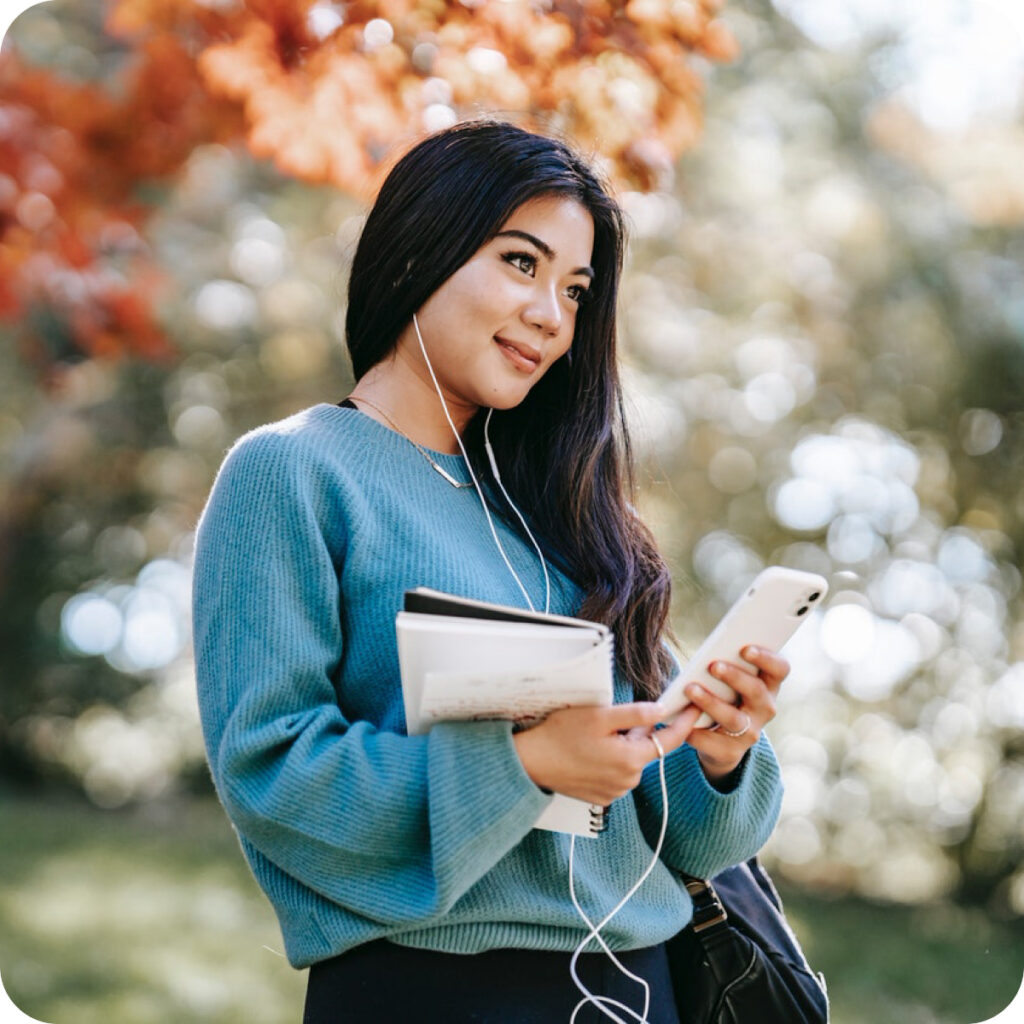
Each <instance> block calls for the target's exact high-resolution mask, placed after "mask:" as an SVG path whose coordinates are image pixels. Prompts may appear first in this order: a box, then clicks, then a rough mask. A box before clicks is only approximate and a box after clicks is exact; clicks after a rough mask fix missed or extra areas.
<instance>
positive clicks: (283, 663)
mask: <svg viewBox="0 0 1024 1024" xmlns="http://www.w3.org/2000/svg"><path fill="white" fill-rule="evenodd" d="M334 490H335V491H336V490H337V488H334ZM341 512H342V510H341V509H340V508H339V502H338V497H337V494H335V493H332V492H331V488H328V487H327V486H325V484H324V482H323V479H322V474H320V473H319V471H318V469H317V465H316V459H315V457H314V456H313V455H312V454H310V453H308V452H307V451H306V450H305V449H304V448H303V447H301V446H300V445H298V444H297V443H296V442H295V440H294V438H291V437H289V436H287V435H277V434H273V433H258V434H254V435H249V436H248V437H247V438H244V439H243V440H242V441H241V442H239V444H238V445H236V447H235V448H234V449H233V450H232V452H231V453H229V455H228V458H227V459H226V460H225V463H224V465H223V467H222V468H221V471H220V473H219V474H218V478H217V480H216V483H215V484H214V488H213V492H212V493H211V496H210V500H209V502H208V503H207V507H206V509H205V511H204V513H203V516H202V519H201V521H200V525H199V529H198V532H197V539H196V559H195V575H194V604H193V609H194V610H193V617H194V625H195V650H196V677H197V684H198V691H199V705H200V714H201V719H202V725H203V733H204V739H205V743H206V749H207V756H208V759H209V763H210V768H211V773H212V776H213V781H214V784H215V786H216V789H217V792H218V795H219V796H220V798H221V801H222V802H223V804H224V807H225V809H226V811H227V813H228V816H229V817H230V818H231V819H232V821H233V823H234V824H235V826H236V828H237V829H238V831H239V833H240V834H241V835H242V836H244V837H245V838H246V839H247V840H248V841H249V842H250V843H251V844H252V845H253V846H254V847H255V848H256V849H257V850H258V851H259V852H260V853H261V854H263V855H264V856H265V857H267V858H268V859H269V860H270V861H272V862H273V863H275V864H276V865H278V867H280V868H281V869H282V870H283V871H285V872H287V873H288V874H289V875H291V876H293V877H294V878H296V879H298V880H299V881H301V882H302V883H303V884H304V885H306V886H308V887H309V888H311V889H313V890H315V891H316V892H318V893H320V894H321V895H322V896H324V897H325V898H327V899H329V900H332V901H334V902H336V903H338V904H340V905H343V906H345V907H346V908H348V909H350V910H352V911H354V912H356V913H358V914H360V915H362V916H364V917H366V918H368V919H370V920H375V921H378V922H381V923H382V924H387V925H396V924H403V923H411V922H416V921H423V920H429V919H431V918H433V917H435V916H437V915H439V914H443V913H444V912H445V911H446V910H447V909H448V908H449V907H451V906H452V904H453V903H454V902H455V901H456V900H457V899H458V898H459V896H460V895H462V894H463V893H464V892H465V891H466V890H467V889H468V888H469V887H470V886H471V885H473V883H474V882H476V881H477V880H478V879H479V878H480V877H481V876H482V875H483V874H485V873H486V872H487V871H488V870H489V869H490V868H491V867H492V866H493V865H494V864H495V863H496V862H497V861H498V860H499V859H500V858H501V857H503V856H504V855H505V854H506V853H507V852H508V851H509V850H510V849H511V848H512V847H514V846H515V845H516V844H517V843H518V842H519V841H520V840H521V839H522V838H523V837H524V836H525V835H526V834H527V833H528V832H529V831H530V828H531V826H532V823H533V821H535V820H536V818H537V816H538V815H539V814H540V812H541V811H542V810H543V809H544V807H545V806H546V805H547V803H548V802H549V801H550V797H548V796H545V795H544V794H543V793H542V792H541V791H540V790H539V789H538V788H537V787H536V786H535V785H534V784H533V782H532V781H531V780H530V779H529V777H528V776H527V775H526V773H525V771H524V770H523V768H522V765H521V763H520V761H519V758H518V756H517V754H516V751H515V747H514V745H513V743H512V737H511V726H510V723H508V722H480V723H443V724H440V725H438V726H436V727H435V728H434V729H432V730H431V732H430V733H429V734H428V735H426V736H414V737H409V736H405V735H398V734H396V733H390V732H385V731H381V730H378V729H376V728H375V727H373V726H372V725H371V724H370V723H368V722H365V721H351V722H350V721H347V720H346V718H345V717H344V716H343V715H342V712H341V710H340V708H339V705H338V702H337V697H336V694H335V691H334V686H333V684H332V681H331V677H332V674H333V673H334V671H335V670H336V669H337V667H338V665H339V663H340V660H341V657H342V651H343V645H344V636H343V635H342V629H341V622H342V615H341V606H340V605H341V596H340V588H339V582H338V574H339V572H340V570H341V565H342V562H343V558H344V543H345V538H344V531H345V526H344V516H343V515H342V514H341ZM383 683H387V684H390V685H394V684H395V681H394V680H388V681H382V684H383Z"/></svg>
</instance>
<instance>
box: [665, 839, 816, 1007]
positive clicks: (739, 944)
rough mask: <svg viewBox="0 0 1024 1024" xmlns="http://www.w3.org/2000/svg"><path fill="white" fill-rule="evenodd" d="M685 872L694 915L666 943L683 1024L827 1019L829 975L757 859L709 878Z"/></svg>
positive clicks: (677, 1004) (754, 858)
mask: <svg viewBox="0 0 1024 1024" xmlns="http://www.w3.org/2000/svg"><path fill="white" fill-rule="evenodd" d="M683 877H684V880H685V882H686V888H687V890H688V891H689V893H690V896H691V898H692V899H693V920H692V921H691V922H690V924H688V925H687V926H686V927H685V928H684V929H683V930H682V931H681V932H680V933H679V934H678V935H676V936H674V937H673V938H671V939H669V941H668V942H667V943H666V944H665V945H666V949H667V951H668V961H669V969H670V971H671V974H672V985H673V988H674V989H675V997H676V1006H677V1008H678V1011H679V1020H680V1021H681V1022H682V1024H827V1021H828V1019H829V1018H828V997H827V995H826V991H825V978H824V976H823V975H821V974H820V973H819V974H815V973H814V972H813V971H812V970H811V968H810V966H809V965H808V963H807V959H806V957H805V956H804V953H803V950H802V949H801V948H800V943H799V942H798V941H797V938H796V936H795V935H794V934H793V931H792V929H791V928H790V927H789V924H788V923H787V921H786V918H785V916H784V914H783V912H782V901H781V900H780V899H779V894H778V893H777V892H776V891H775V886H774V885H773V884H772V880H771V879H770V878H769V877H768V873H767V872H766V871H765V870H764V868H763V867H762V866H761V864H760V862H759V861H758V859H757V858H756V857H752V858H751V859H750V860H748V861H747V862H746V863H745V864H738V865H736V867H733V868H727V869H726V870H725V871H723V872H721V873H720V874H718V875H716V876H715V877H714V878H713V879H712V882H705V881H704V880H702V879H699V878H693V877H692V876H690V875H684V876H683ZM712 883H713V885H712Z"/></svg>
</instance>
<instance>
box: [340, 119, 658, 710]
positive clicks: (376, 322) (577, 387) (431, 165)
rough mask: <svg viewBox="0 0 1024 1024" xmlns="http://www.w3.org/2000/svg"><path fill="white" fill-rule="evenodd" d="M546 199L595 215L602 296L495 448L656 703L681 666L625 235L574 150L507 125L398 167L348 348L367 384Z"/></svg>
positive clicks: (358, 273) (362, 246) (478, 458)
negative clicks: (626, 350)
mask: <svg viewBox="0 0 1024 1024" xmlns="http://www.w3.org/2000/svg"><path fill="white" fill-rule="evenodd" d="M548 195H556V196H564V197H568V198H571V199H574V200H576V201H577V202H579V203H580V204H581V205H582V206H583V207H584V208H585V209H586V210H587V211H588V212H589V213H590V215H591V217H592V218H593V221H594V249H593V255H592V257H591V265H592V266H593V268H594V273H595V277H594V282H593V286H592V291H591V295H592V298H591V300H590V301H588V302H586V303H584V304H583V305H582V306H581V307H580V310H579V312H578V313H577V319H576V331H575V334H574V337H573V341H572V346H571V348H570V350H569V353H568V355H567V356H565V357H563V358H561V359H559V360H558V361H557V362H555V363H554V364H553V365H552V366H551V367H550V368H549V369H548V371H547V373H546V374H545V375H544V376H543V377H542V378H541V379H540V380H539V381H538V382H537V384H536V385H534V387H533V388H532V389H531V390H530V392H529V394H528V395H527V397H526V398H525V399H524V400H523V401H522V402H521V403H520V404H519V405H518V406H516V407H515V408H513V409H509V410H506V411H504V412H496V413H495V415H494V416H493V417H492V420H491V443H492V445H493V447H494V452H495V456H496V458H497V460H498V463H499V464H500V465H501V472H502V482H503V483H504V484H505V486H506V488H507V490H508V492H509V494H510V495H511V496H512V498H513V500H514V501H515V502H516V504H517V505H519V506H520V507H521V508H522V509H523V510H524V512H525V513H526V514H527V516H528V517H529V518H530V522H531V526H532V527H535V532H536V533H537V534H538V537H539V539H540V541H541V543H542V545H543V547H544V548H545V551H546V553H548V554H550V555H551V557H552V558H553V560H554V561H555V562H556V563H557V564H559V566H560V567H561V568H562V569H563V571H565V572H566V574H567V575H568V576H569V577H570V578H571V579H573V580H575V582H576V583H577V584H578V585H579V586H580V587H581V588H582V590H583V592H584V595H585V596H584V600H583V604H582V606H581V608H580V610H579V615H580V616H581V617H583V618H587V619H591V620H593V621H597V622H602V623H604V624H605V625H607V626H609V627H611V629H612V630H613V631H614V634H615V646H616V657H617V660H618V664H619V667H620V669H621V670H622V672H623V673H624V675H625V677H626V678H627V679H629V680H630V681H631V683H632V685H633V689H634V692H635V693H636V695H637V696H638V697H645V698H650V699H653V698H655V697H657V695H658V694H660V693H661V691H662V689H663V687H664V683H665V680H666V679H667V678H668V674H669V669H670V666H671V659H670V657H669V655H668V653H667V651H666V650H665V649H664V647H663V646H662V645H661V643H660V641H661V637H662V634H663V633H665V632H666V629H667V625H666V622H667V617H668V608H669V596H670V589H671V581H670V577H669V572H668V568H667V566H666V565H665V562H664V559H663V558H662V557H661V555H660V554H659V553H658V550H657V548H656V546H655V544H654V539H653V537H652V536H651V534H650V532H649V530H648V529H647V527H646V526H644V524H643V523H642V522H641V520H640V519H639V517H638V516H637V515H636V513H635V511H634V510H633V506H632V499H633V496H634V480H633V469H632V465H633V463H632V452H631V448H630V442H629V436H628V433H627V430H626V423H625V417H624V414H623V405H622V389H621V384H620V382H619V373H618V366H617V359H616V351H615V347H616V340H615V339H616V322H615V318H616V306H617V301H618V290H619V277H620V274H621V271H622V258H623V249H624V238H625V232H624V225H623V221H622V214H621V211H620V210H619V207H618V206H617V204H616V203H615V201H614V200H613V199H612V198H611V197H610V196H609V194H608V192H607V191H606V190H605V189H604V188H603V187H602V185H601V182H600V181H599V180H598V178H597V177H596V175H595V174H594V172H593V170H592V169H591V168H590V167H589V166H588V165H587V163H586V162H585V161H584V160H583V159H582V158H581V157H579V156H578V155H577V154H576V153H574V152H573V151H572V150H571V149H570V148H569V147H568V146H567V145H565V144H564V143H563V142H561V141H558V140H555V139H551V138H548V137H546V136H542V135H535V134H532V133H530V132H527V131H524V130H523V129H521V128H518V127H516V126H514V125H511V124H507V123H505V122H501V121H472V122H468V123H465V124H460V125H456V126H455V127H454V128H449V129H447V130H445V131H442V132H439V133H437V134H435V135H431V136H429V137H428V138H427V139H425V140H424V141H422V142H420V143H419V144H418V145H416V146H415V147H414V148H413V149H411V150H410V151H409V152H408V153H407V154H406V155H405V156H404V157H402V159H401V160H399V161H398V163H397V164H396V165H395V166H394V168H393V169H392V170H391V172H390V173H389V175H388V177H387V179H386V180H385V182H384V184H383V186H382V187H381V190H380V193H379V195H378V196H377V200H376V202H375V204H374V206H373V209H372V210H371V211H370V214H369V216H368V217H367V220H366V224H365V226H364V228H363V233H362V236H361V238H360V240H359V245H358V247H357V249H356V253H355V257H354V259H353V262H352V273H351V277H350V279H349V289H348V311H347V314H346V319H345V333H346V340H347V342H348V349H349V353H350V356H351V359H352V367H353V371H354V373H355V377H356V379H357V380H358V379H359V378H361V377H362V376H363V374H365V373H366V372H367V370H369V369H370V368H371V367H373V366H375V365H376V364H377V363H379V362H381V361H382V360H383V359H385V358H386V357H387V356H389V355H390V354H391V352H392V351H393V350H394V347H395V345H396V343H397V341H398V337H399V335H400V334H401V332H402V331H403V330H404V329H405V328H406V326H407V325H408V324H409V323H410V322H411V320H412V316H413V313H415V312H416V311H417V310H419V308H420V307H421V306H422V305H423V304H424V303H425V302H426V301H427V299H428V298H429V297H430V296H431V295H432V294H433V293H434V292H435V291H436V290H437V289H438V288H439V287H440V286H441V285H442V284H443V283H444V282H445V281H446V280H447V279H448V278H449V277H451V275H452V274H454V273H455V271H456V270H458V269H459V268H460V267H461V266H462V265H463V264H464V263H466V262H467V261H468V260H469V259H470V257H471V256H473V254H474V253H475V252H476V251H477V250H478V249H479V248H480V247H481V246H482V245H484V244H485V243H486V242H487V241H489V240H490V239H491V238H493V237H494V235H496V234H497V232H498V231H500V230H501V227H502V225H503V224H504V223H505V221H506V220H507V219H508V218H509V217H510V216H511V214H512V213H513V211H514V210H516V209H517V208H518V207H519V206H520V205H521V204H522V203H524V202H526V201H527V200H529V199H534V198H537V197H540V196H548ZM482 434H483V431H482V416H481V415H477V416H476V417H474V419H473V420H472V421H471V423H470V425H469V427H468V428H467V430H466V434H465V437H464V443H465V444H466V449H467V451H468V452H469V454H470V458H471V459H472V460H473V462H474V464H475V465H474V469H476V470H479V471H480V472H481V473H482V474H483V475H486V472H485V468H484V467H486V465H487V461H486V458H485V457H484V455H483V443H482ZM509 521H510V520H509ZM510 522H511V521H510ZM512 525H513V526H514V525H515V524H514V523H513V524H512Z"/></svg>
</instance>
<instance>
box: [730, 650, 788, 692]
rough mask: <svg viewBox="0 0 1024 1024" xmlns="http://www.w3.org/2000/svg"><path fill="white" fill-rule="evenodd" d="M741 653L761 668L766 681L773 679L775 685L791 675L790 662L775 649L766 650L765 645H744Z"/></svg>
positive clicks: (752, 663)
mask: <svg viewBox="0 0 1024 1024" xmlns="http://www.w3.org/2000/svg"><path fill="white" fill-rule="evenodd" d="M740 654H741V655H742V657H743V658H744V659H745V660H746V661H749V662H750V664H751V665H753V666H755V667H756V668H757V669H759V670H760V672H761V675H762V678H763V679H764V680H765V681H766V682H769V681H771V682H772V683H774V685H775V686H778V685H779V683H781V682H782V680H783V679H785V678H786V676H788V675H789V669H790V665H789V662H788V661H786V659H785V658H783V657H782V655H780V654H776V653H775V652H774V651H769V650H766V649H765V648H764V647H755V646H750V647H744V648H743V650H742V651H740Z"/></svg>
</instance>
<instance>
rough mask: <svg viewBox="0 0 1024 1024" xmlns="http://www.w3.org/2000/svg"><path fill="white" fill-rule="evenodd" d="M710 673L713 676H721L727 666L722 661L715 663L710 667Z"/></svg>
mask: <svg viewBox="0 0 1024 1024" xmlns="http://www.w3.org/2000/svg"><path fill="white" fill-rule="evenodd" d="M708 671H709V672H710V673H711V674H712V675H713V676H720V675H721V674H722V673H723V672H724V671H725V664H724V663H723V662H721V661H713V662H711V664H710V665H709V666H708Z"/></svg>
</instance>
